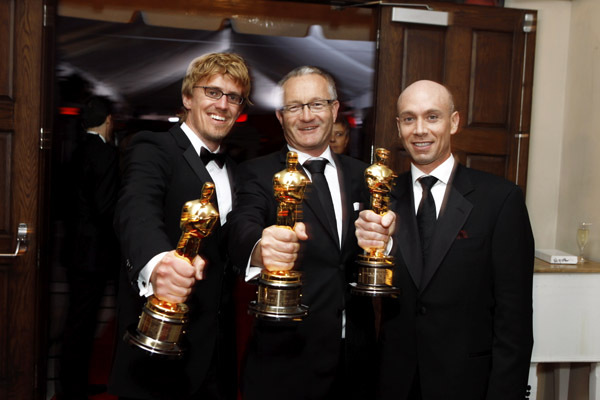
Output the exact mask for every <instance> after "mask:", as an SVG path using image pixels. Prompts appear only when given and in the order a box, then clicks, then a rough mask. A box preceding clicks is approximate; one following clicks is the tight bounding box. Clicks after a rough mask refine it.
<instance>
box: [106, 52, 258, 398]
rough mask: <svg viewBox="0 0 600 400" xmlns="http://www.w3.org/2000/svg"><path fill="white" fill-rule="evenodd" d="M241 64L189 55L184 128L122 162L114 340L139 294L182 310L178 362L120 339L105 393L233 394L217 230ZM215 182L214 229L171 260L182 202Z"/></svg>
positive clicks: (150, 137) (229, 57)
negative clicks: (224, 149) (194, 248)
mask: <svg viewBox="0 0 600 400" xmlns="http://www.w3.org/2000/svg"><path fill="white" fill-rule="evenodd" d="M249 93H250V76H249V73H248V68H247V66H246V63H245V61H244V60H243V59H242V58H241V57H239V56H237V55H235V54H230V53H212V54H208V55H204V56H202V57H199V58H196V59H195V60H193V61H192V62H191V64H190V65H189V67H188V70H187V73H186V75H185V77H184V79H183V84H182V90H181V94H182V101H183V107H184V115H183V118H182V120H183V122H182V123H180V124H177V125H176V126H174V127H172V128H171V129H170V130H169V131H168V132H140V133H138V134H136V135H135V137H134V138H133V140H132V142H131V144H130V146H129V149H128V152H127V156H126V159H125V167H124V168H125V169H124V176H123V186H122V188H121V193H120V197H119V201H118V205H117V213H116V217H115V225H116V228H117V229H118V234H119V239H120V242H121V249H122V252H123V256H124V259H125V267H124V268H123V269H122V271H121V281H120V288H119V298H118V315H119V326H118V331H119V337H123V334H124V333H125V332H126V330H127V329H129V328H130V327H131V326H135V325H136V324H137V322H138V317H139V315H140V313H141V311H142V307H143V305H144V303H145V301H146V297H147V296H150V295H151V294H154V295H155V296H156V297H158V298H159V299H161V300H165V301H169V302H172V303H186V304H187V305H188V307H189V309H190V311H189V323H188V326H187V329H186V335H185V340H186V341H185V342H184V344H185V345H187V350H186V351H185V354H184V357H183V358H182V359H181V360H171V359H163V358H162V357H160V356H149V354H147V353H146V352H144V351H142V350H141V349H138V348H137V347H134V346H130V345H129V344H128V343H125V342H124V341H122V340H119V342H118V345H117V350H116V355H115V359H114V362H113V369H112V372H111V378H110V382H109V389H110V392H112V393H114V394H117V395H118V396H119V398H128V399H177V400H179V399H203V400H204V399H228V398H233V397H234V396H235V389H236V386H235V355H234V353H233V344H234V341H233V337H232V335H233V326H232V325H233V323H232V322H233V321H232V320H231V318H232V314H231V312H230V308H231V305H230V304H229V303H230V300H229V299H230V295H231V293H229V291H230V286H229V282H230V278H228V274H227V270H226V268H225V267H226V255H225V254H226V251H225V248H224V242H223V240H222V239H223V237H224V235H225V233H224V227H223V225H224V224H225V222H226V220H227V218H228V213H229V211H230V210H231V205H232V185H231V182H232V175H231V173H232V171H233V167H234V166H233V165H232V161H231V159H229V158H228V157H224V156H223V154H222V153H221V152H220V150H221V148H220V147H221V141H222V140H223V139H224V138H225V137H226V136H227V134H228V133H229V132H230V130H231V128H232V127H233V125H234V123H235V121H236V120H237V118H238V117H239V115H240V113H241V112H242V110H243V108H244V105H245V103H248V102H249V100H248V95H249ZM205 182H213V183H214V184H215V189H216V196H214V197H216V201H215V199H214V198H213V204H215V205H216V206H217V207H218V211H219V214H220V223H217V226H215V228H214V230H213V232H212V234H211V235H210V236H208V237H207V238H204V239H202V243H201V248H200V255H201V257H196V258H195V259H194V260H193V265H192V264H190V263H189V262H188V261H186V260H185V259H183V258H180V257H177V256H176V255H175V250H174V249H175V248H176V246H177V242H178V240H179V238H180V236H181V228H180V218H181V211H182V207H183V205H184V204H185V203H186V202H187V201H190V200H196V199H199V198H200V197H201V190H202V186H203V184H204V183H205Z"/></svg>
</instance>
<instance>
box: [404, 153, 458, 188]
mask: <svg viewBox="0 0 600 400" xmlns="http://www.w3.org/2000/svg"><path fill="white" fill-rule="evenodd" d="M454 163H455V161H454V156H453V155H452V154H451V155H450V157H448V159H447V160H446V161H444V162H443V163H442V164H440V165H439V166H438V167H437V168H436V169H434V170H433V171H431V173H430V174H429V176H435V177H436V178H437V179H438V180H439V181H440V182H442V183H443V184H445V185H447V184H448V182H449V181H450V176H451V175H452V169H453V168H454ZM410 172H411V174H412V181H413V185H414V184H416V182H417V181H418V180H419V178H421V177H422V176H427V174H426V173H424V172H423V171H421V170H420V169H419V168H418V167H417V166H415V164H413V163H411V164H410Z"/></svg>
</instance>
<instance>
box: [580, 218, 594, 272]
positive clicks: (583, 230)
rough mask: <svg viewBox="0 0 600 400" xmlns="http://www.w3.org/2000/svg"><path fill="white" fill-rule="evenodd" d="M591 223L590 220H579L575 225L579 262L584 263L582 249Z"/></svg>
mask: <svg viewBox="0 0 600 400" xmlns="http://www.w3.org/2000/svg"><path fill="white" fill-rule="evenodd" d="M591 225H592V224H591V223H590V222H580V223H579V226H578V227H577V246H579V260H578V262H579V263H584V262H585V258H583V250H584V249H585V245H586V244H587V243H588V240H589V237H590V226H591Z"/></svg>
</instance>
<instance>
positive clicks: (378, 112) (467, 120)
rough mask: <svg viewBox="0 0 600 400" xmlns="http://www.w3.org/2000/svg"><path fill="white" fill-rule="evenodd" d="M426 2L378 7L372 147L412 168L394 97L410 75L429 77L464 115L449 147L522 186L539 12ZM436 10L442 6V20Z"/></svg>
mask: <svg viewBox="0 0 600 400" xmlns="http://www.w3.org/2000/svg"><path fill="white" fill-rule="evenodd" d="M428 6H429V8H428V9H427V8H423V7H420V8H414V7H396V6H392V5H382V6H380V10H379V50H378V59H377V82H376V97H375V98H376V100H375V102H374V111H373V112H374V115H375V118H374V121H375V122H374V130H373V132H374V133H373V143H374V147H380V146H383V147H386V148H388V149H391V150H392V154H393V155H394V160H393V161H392V164H393V168H394V169H395V170H396V171H406V170H407V169H408V168H409V165H410V161H409V158H408V153H406V151H404V149H403V148H402V146H401V144H400V141H399V139H398V132H397V128H396V119H395V118H396V115H397V112H396V100H397V98H398V95H399V94H400V92H401V91H402V90H403V89H404V88H405V87H406V86H408V85H410V84H411V83H412V82H414V81H417V80H420V79H431V80H434V81H438V82H441V83H443V84H445V85H446V86H447V87H449V88H450V90H451V91H452V92H453V94H454V100H455V105H456V108H457V110H458V111H459V114H460V116H461V120H460V128H459V132H458V134H457V135H455V136H454V137H453V139H452V140H453V152H454V154H456V155H458V157H459V160H460V162H461V163H462V164H464V165H466V166H469V167H472V168H475V169H481V170H485V171H488V172H491V173H494V174H497V175H500V176H504V177H506V178H507V179H509V180H511V181H513V182H516V183H518V184H519V185H520V186H521V187H522V188H523V189H525V185H526V177H527V159H528V151H529V124H530V117H531V93H532V90H531V89H532V80H533V58H534V49H535V19H536V12H535V11H531V10H516V9H508V8H497V7H482V6H467V5H457V4H449V3H428ZM440 13H447V14H445V16H446V18H447V26H445V25H443V23H444V22H443V21H444V19H443V18H442V17H444V14H440ZM393 20H396V21H404V22H395V21H393ZM440 20H441V22H440ZM406 21H411V22H406ZM423 21H426V22H423ZM438 23H442V25H435V24H438Z"/></svg>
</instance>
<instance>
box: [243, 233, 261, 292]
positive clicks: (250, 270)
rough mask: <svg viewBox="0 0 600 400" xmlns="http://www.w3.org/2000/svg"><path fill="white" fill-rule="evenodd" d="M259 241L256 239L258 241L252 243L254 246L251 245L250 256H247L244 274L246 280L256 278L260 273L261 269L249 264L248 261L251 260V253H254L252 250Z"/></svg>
mask: <svg viewBox="0 0 600 400" xmlns="http://www.w3.org/2000/svg"><path fill="white" fill-rule="evenodd" d="M259 243H260V239H258V241H257V242H256V243H255V244H254V247H252V251H251V252H250V257H248V262H247V263H246V276H245V277H244V280H245V281H246V282H249V281H251V280H252V279H256V278H257V277H258V276H259V275H260V271H262V268H261V267H255V266H253V265H250V261H252V253H254V250H255V249H256V246H258V244H259Z"/></svg>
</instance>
